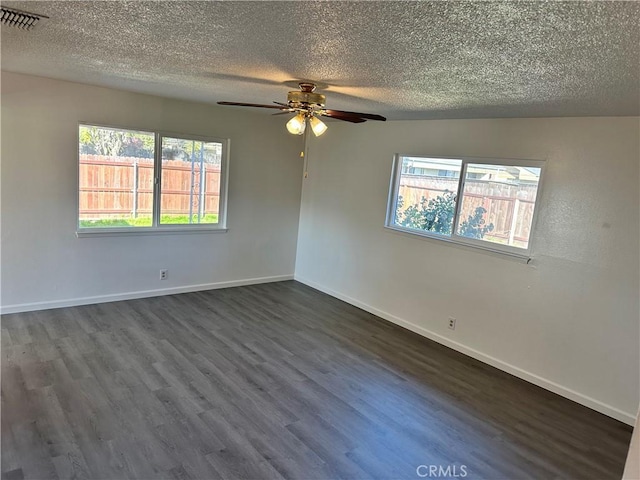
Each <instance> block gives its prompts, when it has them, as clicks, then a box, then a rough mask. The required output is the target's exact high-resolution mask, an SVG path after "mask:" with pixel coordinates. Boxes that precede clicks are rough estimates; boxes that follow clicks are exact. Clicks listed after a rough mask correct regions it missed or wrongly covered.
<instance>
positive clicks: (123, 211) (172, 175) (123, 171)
mask: <svg viewBox="0 0 640 480" xmlns="http://www.w3.org/2000/svg"><path fill="white" fill-rule="evenodd" d="M153 180H154V174H153V159H149V158H136V157H107V156H102V155H80V218H81V219H83V220H85V219H104V218H123V217H132V218H135V217H137V216H150V215H151V213H152V211H153ZM161 180H162V193H161V198H160V212H161V214H163V215H166V214H181V215H188V214H190V213H192V214H194V215H195V214H198V213H199V214H200V215H204V214H207V213H218V207H219V199H220V166H219V165H211V164H204V168H203V169H202V171H200V164H199V163H194V164H193V167H192V164H191V162H184V161H181V160H168V161H163V162H162V179H161ZM201 186H202V188H201Z"/></svg>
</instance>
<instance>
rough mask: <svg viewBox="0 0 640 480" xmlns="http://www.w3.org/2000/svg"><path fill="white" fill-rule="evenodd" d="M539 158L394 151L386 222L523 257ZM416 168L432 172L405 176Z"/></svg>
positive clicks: (540, 164) (540, 165)
mask: <svg viewBox="0 0 640 480" xmlns="http://www.w3.org/2000/svg"><path fill="white" fill-rule="evenodd" d="M543 166H544V162H542V161H537V160H496V159H477V158H436V157H416V156H404V155H396V157H395V160H394V167H393V176H392V183H391V192H390V195H389V204H388V208H387V221H386V226H387V227H389V228H393V229H396V230H401V231H406V232H410V233H415V234H418V235H422V236H426V237H431V238H439V239H441V240H446V241H452V242H456V243H463V244H466V245H473V246H476V247H480V248H484V249H488V250H494V251H499V252H503V253H508V254H511V255H516V256H522V257H527V256H528V255H529V253H530V250H531V231H532V228H533V225H534V220H535V214H536V210H537V209H536V200H537V197H538V194H539V191H540V180H541V178H542V171H543ZM416 169H422V170H424V171H433V172H437V175H433V176H419V175H414V174H411V173H410V172H414V171H415V170H416Z"/></svg>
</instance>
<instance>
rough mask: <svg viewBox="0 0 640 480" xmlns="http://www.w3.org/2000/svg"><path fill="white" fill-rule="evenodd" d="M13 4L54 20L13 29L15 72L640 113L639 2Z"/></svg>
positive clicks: (360, 101) (394, 104)
mask: <svg viewBox="0 0 640 480" xmlns="http://www.w3.org/2000/svg"><path fill="white" fill-rule="evenodd" d="M2 4H3V6H8V7H15V8H20V9H23V10H27V11H31V12H36V13H41V14H45V15H47V16H49V17H50V18H49V19H48V20H44V21H42V22H41V23H40V24H38V26H37V27H36V28H34V29H33V30H31V31H22V30H18V29H15V28H11V27H4V26H3V27H2V69H3V70H7V71H13V72H22V73H28V74H34V75H40V76H46V77H52V78H60V79H66V80H73V81H77V82H82V83H89V84H95V85H103V86H109V87H115V88H122V89H126V90H132V91H140V92H146V93H151V94H157V95H162V96H168V97H175V98H183V99H190V100H197V101H204V102H210V103H214V102H216V101H219V100H228V101H243V102H254V103H270V102H271V101H272V100H277V101H285V100H286V92H287V91H288V90H290V89H291V88H290V87H291V86H294V85H295V82H294V80H300V79H308V80H313V81H316V82H318V83H320V84H323V85H324V86H325V87H326V89H325V91H324V92H323V93H326V94H327V106H328V107H329V108H336V109H343V110H358V111H365V112H374V113H381V114H383V115H387V116H388V117H389V118H391V119H414V118H482V117H513V116H517V117H527V116H578V115H580V116H581V115H638V114H639V113H640V98H639V93H640V4H639V3H636V2H616V1H606V2H575V1H571V2H525V1H518V2H470V1H465V2H303V1H297V2H230V1H223V2H211V1H209V2H203V1H200V2H196V1H192V2H121V1H85V2H67V1H45V2H33V1H27V2H15V1H14V2H10V1H5V2H2ZM228 108H231V107H228ZM256 111H259V110H256ZM266 112H267V113H271V112H269V111H266Z"/></svg>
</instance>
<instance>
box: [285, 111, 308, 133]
mask: <svg viewBox="0 0 640 480" xmlns="http://www.w3.org/2000/svg"><path fill="white" fill-rule="evenodd" d="M306 126H307V122H306V121H305V118H304V114H303V113H298V114H297V115H296V116H295V117H293V118H292V119H291V120H289V121H288V122H287V130H288V131H289V133H291V134H293V135H302V134H303V133H304V129H305V127H306Z"/></svg>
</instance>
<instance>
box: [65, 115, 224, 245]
mask: <svg viewBox="0 0 640 480" xmlns="http://www.w3.org/2000/svg"><path fill="white" fill-rule="evenodd" d="M83 126H85V127H98V128H110V129H114V130H128V131H134V132H144V133H150V134H153V136H154V155H153V195H152V197H153V206H152V215H151V225H150V226H148V227H96V228H87V227H81V226H80V148H79V145H78V143H79V134H80V127H83ZM165 137H168V138H175V139H180V140H193V141H196V142H211V143H220V144H222V155H221V158H220V194H219V200H218V223H199V224H162V223H160V215H161V212H160V206H161V195H162V139H163V138H165ZM230 144H231V140H230V139H228V138H219V137H210V136H204V135H192V134H184V133H176V132H169V131H166V130H155V129H147V128H137V127H129V126H127V127H123V126H121V125H118V126H115V125H105V124H101V123H95V122H83V121H81V122H78V124H77V127H76V189H77V192H76V193H77V195H76V209H75V212H76V236H77V237H89V236H122V235H154V234H165V233H169V234H172V233H178V234H189V233H225V232H227V231H228V228H227V203H228V202H227V200H228V189H229V148H230Z"/></svg>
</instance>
